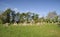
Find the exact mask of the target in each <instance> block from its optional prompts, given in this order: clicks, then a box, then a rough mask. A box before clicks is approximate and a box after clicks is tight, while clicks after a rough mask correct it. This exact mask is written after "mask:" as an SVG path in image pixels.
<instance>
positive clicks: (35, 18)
mask: <svg viewBox="0 0 60 37" xmlns="http://www.w3.org/2000/svg"><path fill="white" fill-rule="evenodd" d="M32 19H33V20H34V22H35V23H37V22H38V14H34V13H33V16H32Z"/></svg>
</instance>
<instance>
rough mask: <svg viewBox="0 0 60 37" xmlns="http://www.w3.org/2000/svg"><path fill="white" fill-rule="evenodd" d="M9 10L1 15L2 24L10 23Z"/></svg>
mask: <svg viewBox="0 0 60 37" xmlns="http://www.w3.org/2000/svg"><path fill="white" fill-rule="evenodd" d="M11 11H12V10H11V9H10V8H8V9H7V10H5V11H4V13H2V20H3V22H4V23H9V22H10V13H11Z"/></svg>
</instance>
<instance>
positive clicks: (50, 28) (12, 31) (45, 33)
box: [0, 24, 60, 37]
mask: <svg viewBox="0 0 60 37" xmlns="http://www.w3.org/2000/svg"><path fill="white" fill-rule="evenodd" d="M0 37H60V27H59V26H58V25H55V24H44V25H39V26H37V25H32V26H13V25H11V26H8V27H4V26H2V25H0Z"/></svg>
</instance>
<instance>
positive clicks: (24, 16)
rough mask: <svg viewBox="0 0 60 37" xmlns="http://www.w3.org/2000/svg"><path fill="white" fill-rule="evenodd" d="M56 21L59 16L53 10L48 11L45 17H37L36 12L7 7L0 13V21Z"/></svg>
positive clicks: (58, 20)
mask: <svg viewBox="0 0 60 37" xmlns="http://www.w3.org/2000/svg"><path fill="white" fill-rule="evenodd" d="M38 22H39V23H41V22H42V23H43V22H46V23H57V22H60V16H59V15H58V14H57V13H56V12H55V11H52V12H49V13H48V14H47V16H46V17H39V15H38V14H35V13H32V12H26V13H20V12H17V13H16V12H15V11H13V10H11V9H10V8H8V9H7V10H5V11H4V12H2V14H0V23H1V24H5V23H10V24H11V23H38Z"/></svg>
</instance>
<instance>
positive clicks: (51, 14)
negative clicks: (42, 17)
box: [47, 11, 57, 22]
mask: <svg viewBox="0 0 60 37" xmlns="http://www.w3.org/2000/svg"><path fill="white" fill-rule="evenodd" d="M56 16H57V13H56V11H53V12H49V13H48V15H47V18H48V19H49V20H50V21H49V22H55V20H56V21H57V17H56Z"/></svg>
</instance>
